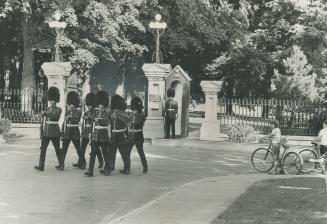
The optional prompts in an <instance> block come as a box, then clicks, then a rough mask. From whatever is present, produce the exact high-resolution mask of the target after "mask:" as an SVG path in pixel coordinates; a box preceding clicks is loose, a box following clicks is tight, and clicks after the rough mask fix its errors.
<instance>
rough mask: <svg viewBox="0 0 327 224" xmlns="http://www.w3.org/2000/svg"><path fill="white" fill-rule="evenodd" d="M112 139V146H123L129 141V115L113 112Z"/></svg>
mask: <svg viewBox="0 0 327 224" xmlns="http://www.w3.org/2000/svg"><path fill="white" fill-rule="evenodd" d="M110 119H111V137H110V144H113V145H122V144H126V140H127V124H128V114H127V113H125V112H122V111H119V110H113V111H111V114H110Z"/></svg>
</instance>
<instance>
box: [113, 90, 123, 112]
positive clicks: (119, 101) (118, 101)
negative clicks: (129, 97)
mask: <svg viewBox="0 0 327 224" xmlns="http://www.w3.org/2000/svg"><path fill="white" fill-rule="evenodd" d="M110 109H111V110H121V111H125V110H126V103H125V100H124V98H123V97H121V96H120V95H118V94H116V95H113V96H112V97H111V101H110Z"/></svg>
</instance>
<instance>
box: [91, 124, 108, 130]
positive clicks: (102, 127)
mask: <svg viewBox="0 0 327 224" xmlns="http://www.w3.org/2000/svg"><path fill="white" fill-rule="evenodd" d="M94 128H95V129H107V128H108V127H107V126H98V125H97V126H95V127H94Z"/></svg>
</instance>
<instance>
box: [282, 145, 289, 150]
mask: <svg viewBox="0 0 327 224" xmlns="http://www.w3.org/2000/svg"><path fill="white" fill-rule="evenodd" d="M282 146H283V147H284V149H289V148H290V147H291V146H289V145H285V144H283V145H282Z"/></svg>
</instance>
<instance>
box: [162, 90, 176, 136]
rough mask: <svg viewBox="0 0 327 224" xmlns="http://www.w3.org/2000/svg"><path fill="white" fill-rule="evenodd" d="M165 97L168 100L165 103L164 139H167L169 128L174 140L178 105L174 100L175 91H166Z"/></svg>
mask: <svg viewBox="0 0 327 224" xmlns="http://www.w3.org/2000/svg"><path fill="white" fill-rule="evenodd" d="M167 97H168V99H167V100H166V101H165V134H166V136H165V137H166V138H169V135H170V127H171V134H172V138H175V121H176V119H177V116H178V103H177V101H176V100H175V99H174V97H175V90H174V89H172V88H170V89H168V90H167Z"/></svg>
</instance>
